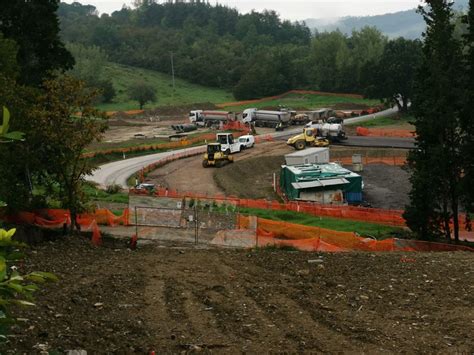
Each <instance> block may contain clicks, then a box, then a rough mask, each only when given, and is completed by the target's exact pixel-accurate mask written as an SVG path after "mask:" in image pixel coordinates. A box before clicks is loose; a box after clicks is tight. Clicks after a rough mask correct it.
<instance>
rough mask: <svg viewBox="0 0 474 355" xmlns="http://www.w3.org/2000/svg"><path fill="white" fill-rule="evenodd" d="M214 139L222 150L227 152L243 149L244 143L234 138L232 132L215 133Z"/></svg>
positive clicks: (231, 152)
mask: <svg viewBox="0 0 474 355" xmlns="http://www.w3.org/2000/svg"><path fill="white" fill-rule="evenodd" d="M216 141H217V142H218V143H219V144H220V145H221V148H222V151H223V152H227V154H233V153H238V152H241V151H242V150H244V149H245V144H244V143H243V142H240V141H239V140H235V139H234V136H233V135H232V133H217V134H216Z"/></svg>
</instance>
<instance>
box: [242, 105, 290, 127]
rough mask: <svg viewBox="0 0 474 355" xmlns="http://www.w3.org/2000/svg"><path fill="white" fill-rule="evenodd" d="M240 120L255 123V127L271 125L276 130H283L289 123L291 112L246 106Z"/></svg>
mask: <svg viewBox="0 0 474 355" xmlns="http://www.w3.org/2000/svg"><path fill="white" fill-rule="evenodd" d="M242 122H244V123H248V124H250V123H255V126H257V127H272V128H276V129H277V130H283V129H285V128H286V127H288V126H289V125H290V122H291V113H290V112H284V111H266V110H258V109H256V108H248V109H246V110H244V112H243V113H242Z"/></svg>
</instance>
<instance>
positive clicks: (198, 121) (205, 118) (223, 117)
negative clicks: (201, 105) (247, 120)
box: [189, 110, 237, 127]
mask: <svg viewBox="0 0 474 355" xmlns="http://www.w3.org/2000/svg"><path fill="white" fill-rule="evenodd" d="M235 120H237V116H236V114H235V113H234V112H228V111H203V110H194V111H191V112H189V122H191V123H193V124H195V125H196V126H200V127H210V126H213V125H218V124H221V123H222V124H226V123H228V122H229V121H235Z"/></svg>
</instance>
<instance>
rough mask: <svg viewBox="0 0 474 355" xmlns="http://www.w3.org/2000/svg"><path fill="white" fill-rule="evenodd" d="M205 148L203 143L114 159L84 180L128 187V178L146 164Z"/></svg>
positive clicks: (104, 185) (197, 151)
mask: <svg viewBox="0 0 474 355" xmlns="http://www.w3.org/2000/svg"><path fill="white" fill-rule="evenodd" d="M205 150H206V146H204V145H203V146H199V147H193V148H185V149H179V150H174V151H170V152H163V153H156V154H150V155H143V156H140V157H136V158H131V159H124V160H119V161H114V162H112V163H107V164H104V165H101V166H100V167H99V168H98V169H97V170H96V171H94V173H93V174H92V175H89V176H87V177H86V180H88V181H92V182H95V183H97V184H99V186H100V187H102V188H105V187H107V186H110V185H120V186H122V187H123V188H128V185H127V180H128V178H129V177H130V176H132V175H133V174H135V173H136V172H137V171H140V170H141V169H143V168H145V167H147V166H148V165H151V164H153V163H157V162H159V161H160V160H163V159H165V158H169V157H171V156H173V155H178V154H183V153H202V154H204V152H205Z"/></svg>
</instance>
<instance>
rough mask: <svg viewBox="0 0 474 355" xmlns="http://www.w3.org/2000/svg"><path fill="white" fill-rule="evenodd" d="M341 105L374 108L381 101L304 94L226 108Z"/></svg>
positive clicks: (312, 107) (308, 107)
mask: <svg viewBox="0 0 474 355" xmlns="http://www.w3.org/2000/svg"><path fill="white" fill-rule="evenodd" d="M338 104H339V105H341V104H357V105H367V106H374V105H378V104H380V101H379V100H366V99H353V98H348V97H339V96H321V95H310V94H306V95H302V94H289V95H287V96H285V97H283V98H281V99H277V100H269V101H264V102H258V103H252V104H248V105H241V106H232V107H226V108H225V110H228V111H242V110H245V109H246V108H251V107H256V108H264V107H277V106H279V105H282V106H285V107H290V108H292V109H294V110H310V109H315V108H322V107H328V106H331V107H332V106H334V105H336V107H337V105H338Z"/></svg>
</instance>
